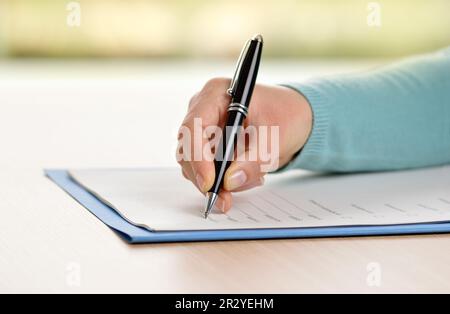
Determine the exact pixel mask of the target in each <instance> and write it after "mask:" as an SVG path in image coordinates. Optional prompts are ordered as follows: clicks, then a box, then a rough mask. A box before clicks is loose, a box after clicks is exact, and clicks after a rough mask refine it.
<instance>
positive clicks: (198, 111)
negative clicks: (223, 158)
mask: <svg viewBox="0 0 450 314" xmlns="http://www.w3.org/2000/svg"><path fill="white" fill-rule="evenodd" d="M227 84H229V81H227V80H224V79H217V80H212V81H210V82H209V83H207V84H206V85H205V87H204V89H203V90H202V91H201V92H200V94H199V95H197V96H196V99H195V100H194V103H193V104H190V108H189V112H188V114H187V115H186V118H185V119H184V121H183V124H182V128H183V131H186V130H188V131H189V133H190V136H188V137H187V138H186V139H185V140H184V141H183V144H182V147H183V150H184V151H185V152H186V154H185V155H188V156H187V157H185V158H184V159H185V161H187V162H188V163H189V164H190V166H191V167H192V175H191V176H189V177H190V178H191V181H193V182H194V184H195V185H196V186H197V187H198V188H199V189H200V191H202V192H203V193H205V192H207V191H208V190H209V189H210V188H211V186H212V185H213V183H214V177H215V169H214V162H213V157H214V156H213V152H212V149H211V145H210V139H209V135H211V133H214V130H215V131H217V127H218V126H219V125H221V123H223V121H224V120H225V118H226V107H227V106H228V103H229V96H228V95H227V94H226V88H227ZM180 129H181V128H180ZM208 133H210V134H208ZM183 135H184V134H183ZM183 137H184V136H183ZM186 148H187V150H186ZM186 168H189V167H187V166H186ZM186 172H188V173H189V170H187V169H186Z"/></svg>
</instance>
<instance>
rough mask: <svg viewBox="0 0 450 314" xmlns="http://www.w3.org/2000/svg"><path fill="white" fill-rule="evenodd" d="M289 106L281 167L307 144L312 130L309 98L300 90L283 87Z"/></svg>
mask: <svg viewBox="0 0 450 314" xmlns="http://www.w3.org/2000/svg"><path fill="white" fill-rule="evenodd" d="M283 88H284V89H285V94H286V102H287V104H288V108H289V110H288V111H289V112H288V114H289V121H288V123H287V126H286V133H285V135H284V136H285V137H286V144H285V150H284V152H283V154H282V155H280V168H281V167H283V166H285V165H286V164H287V163H289V162H290V161H291V160H292V159H294V158H295V157H296V156H297V155H298V153H299V152H300V151H301V149H302V148H303V147H304V146H305V144H306V142H307V141H308V138H309V137H310V135H311V132H312V126H313V113H312V109H311V105H310V104H309V102H308V100H307V99H306V98H305V97H304V96H303V95H302V94H301V93H299V92H297V91H295V90H293V89H291V88H288V87H283Z"/></svg>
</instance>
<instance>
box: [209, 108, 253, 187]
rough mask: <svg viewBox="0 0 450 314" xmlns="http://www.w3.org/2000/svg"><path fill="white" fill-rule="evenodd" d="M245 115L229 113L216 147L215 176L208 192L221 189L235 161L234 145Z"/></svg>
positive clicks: (237, 112)
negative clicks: (228, 170) (226, 174)
mask: <svg viewBox="0 0 450 314" xmlns="http://www.w3.org/2000/svg"><path fill="white" fill-rule="evenodd" d="M244 119H245V115H244V114H243V113H241V112H239V111H229V112H228V118H227V123H226V125H225V127H224V128H223V129H222V137H221V139H220V142H219V144H218V146H217V147H216V155H215V159H214V166H215V170H216V176H215V180H214V184H213V186H212V188H211V190H210V191H209V192H213V193H218V192H219V191H220V190H221V189H222V187H223V178H224V176H225V173H226V171H227V169H228V168H229V167H230V165H231V163H232V162H233V160H234V159H235V152H236V145H237V142H238V137H239V135H240V132H241V130H242V125H243V122H244Z"/></svg>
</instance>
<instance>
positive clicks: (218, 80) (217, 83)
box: [205, 77, 230, 89]
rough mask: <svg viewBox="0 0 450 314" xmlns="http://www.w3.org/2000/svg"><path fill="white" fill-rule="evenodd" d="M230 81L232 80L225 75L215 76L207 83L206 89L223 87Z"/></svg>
mask: <svg viewBox="0 0 450 314" xmlns="http://www.w3.org/2000/svg"><path fill="white" fill-rule="evenodd" d="M229 83H230V80H229V79H227V78H223V77H214V78H212V79H210V80H209V81H208V82H206V84H205V89H217V88H223V87H224V86H226V85H227V84H229Z"/></svg>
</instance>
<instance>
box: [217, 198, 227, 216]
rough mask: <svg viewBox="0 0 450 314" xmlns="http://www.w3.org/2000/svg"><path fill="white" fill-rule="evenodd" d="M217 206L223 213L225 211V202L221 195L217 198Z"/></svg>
mask: <svg viewBox="0 0 450 314" xmlns="http://www.w3.org/2000/svg"><path fill="white" fill-rule="evenodd" d="M215 207H216V209H217V210H219V211H221V212H222V213H224V212H225V202H224V200H223V199H221V198H220V197H219V198H218V199H217V201H216V204H215Z"/></svg>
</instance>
